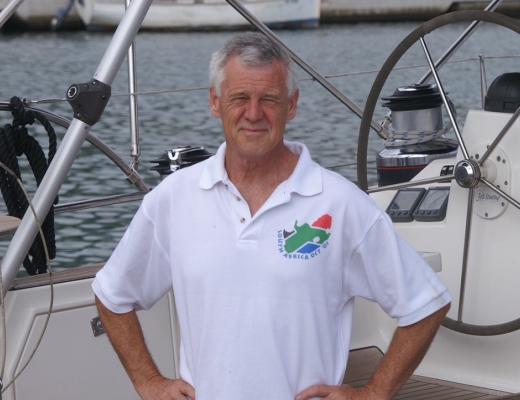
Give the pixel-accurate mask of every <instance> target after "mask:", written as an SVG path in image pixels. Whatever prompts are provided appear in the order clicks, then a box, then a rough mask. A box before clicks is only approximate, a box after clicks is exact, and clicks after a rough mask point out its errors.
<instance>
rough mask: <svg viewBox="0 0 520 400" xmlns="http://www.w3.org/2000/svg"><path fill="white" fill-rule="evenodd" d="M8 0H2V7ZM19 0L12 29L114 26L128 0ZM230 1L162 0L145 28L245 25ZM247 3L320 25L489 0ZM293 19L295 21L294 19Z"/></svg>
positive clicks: (510, 6)
mask: <svg viewBox="0 0 520 400" xmlns="http://www.w3.org/2000/svg"><path fill="white" fill-rule="evenodd" d="M8 1H9V0H0V11H1V10H2V9H3V8H4V7H5V5H6V4H7V3H8ZM19 1H21V5H20V7H19V8H18V10H17V11H16V13H15V15H14V16H13V18H11V19H10V20H9V21H8V24H7V29H9V30H12V29H15V30H44V31H45V30H78V29H80V30H81V29H85V28H87V29H108V30H113V29H115V27H116V25H117V24H116V22H117V21H119V19H120V18H121V16H122V14H123V11H124V8H125V4H126V3H127V2H126V1H125V0H38V1H33V0H19ZM224 3H225V0H218V1H214V0H204V1H198V0H156V1H155V2H154V4H153V5H152V7H151V10H150V13H149V16H148V17H147V18H146V20H145V22H144V25H143V29H162V30H165V29H166V30H176V29H177V30H178V29H182V30H202V29H206V30H207V29H229V28H230V27H233V28H237V27H240V26H242V27H244V26H245V24H246V22H245V20H244V19H243V18H242V17H240V15H239V14H238V13H236V12H234V11H233V10H229V9H226V8H225V7H222V6H223V5H224ZM263 3H264V4H263ZM277 3H279V4H277ZM245 5H246V7H247V6H248V5H250V6H251V7H252V8H251V11H253V13H254V14H255V15H257V16H258V18H259V19H260V20H262V21H263V22H266V23H268V24H269V25H270V26H272V27H275V28H295V27H298V26H299V27H316V26H317V24H318V23H322V24H323V23H325V24H326V23H345V22H351V23H354V22H381V21H406V20H412V21H417V20H426V19H429V18H433V17H435V16H437V15H440V14H443V13H447V12H450V11H457V10H466V9H474V10H479V9H480V10H482V9H484V8H485V6H486V1H484V0H435V1H429V0H399V1H391V2H388V1H384V0H368V1H362V2H360V1H355V0H303V1H302V0H296V2H294V1H289V0H275V1H273V0H249V1H246V2H245ZM287 7H288V8H287ZM267 9H269V12H268V13H266V10H267ZM498 11H500V12H502V13H505V14H508V15H512V16H518V15H520V4H519V3H518V2H517V1H516V0H505V1H503V2H502V3H501V5H500V7H499V10H498ZM275 16H276V17H275ZM289 16H290V18H289ZM288 18H289V19H288ZM290 21H292V22H291V23H289V22H290Z"/></svg>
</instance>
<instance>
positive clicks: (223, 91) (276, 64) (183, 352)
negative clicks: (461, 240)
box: [93, 33, 450, 400]
mask: <svg viewBox="0 0 520 400" xmlns="http://www.w3.org/2000/svg"><path fill="white" fill-rule="evenodd" d="M210 80H211V89H210V107H211V112H212V114H213V115H214V116H216V117H218V118H220V119H221V121H222V125H223V128H224V132H225V139H226V141H225V144H223V145H222V146H221V147H220V148H219V150H218V152H217V154H216V155H215V156H214V157H211V158H210V159H208V160H206V161H204V162H201V163H199V164H197V165H195V166H192V167H190V168H187V169H184V170H181V171H179V172H176V173H175V174H172V176H170V177H168V178H167V179H165V180H164V181H163V182H162V183H161V184H160V185H159V186H158V187H157V188H156V189H155V190H153V191H152V192H151V193H149V194H148V195H147V196H146V197H145V199H144V200H143V203H142V205H141V207H140V209H139V211H138V212H137V214H136V216H135V217H134V219H133V221H132V223H131V224H130V227H129V228H128V230H127V232H126V233H125V235H124V237H123V239H122V240H121V243H120V244H119V245H118V246H117V248H116V250H115V251H114V253H113V255H112V257H111V258H110V260H109V261H108V262H107V264H106V266H105V267H104V268H103V269H102V270H101V271H100V272H99V274H98V275H97V277H96V280H95V281H94V284H93V288H94V291H95V293H96V296H97V299H98V301H97V303H98V308H99V312H100V315H101V318H102V322H103V325H104V326H105V328H106V330H107V332H108V334H109V337H110V340H111V342H112V344H113V346H114V348H115V349H116V351H117V353H118V355H119V357H120V358H121V360H122V362H123V364H124V367H125V368H126V370H127V372H128V374H129V376H130V378H131V380H132V382H133V384H134V386H135V388H136V390H137V391H138V393H139V394H140V396H141V397H142V398H143V399H151V400H152V399H153V400H155V399H187V398H191V399H195V398H196V399H197V400H255V399H258V400H289V399H294V398H296V399H299V400H303V399H311V398H327V399H389V398H391V397H392V396H393V395H394V394H395V393H396V392H397V390H398V388H399V387H400V386H401V385H402V384H403V383H404V382H405V381H406V379H407V378H408V377H409V376H410V374H411V373H412V371H413V370H414V369H415V367H416V366H417V365H418V363H419V361H420V360H421V358H422V357H423V355H424V353H425V352H426V350H427V348H428V346H429V344H430V342H431V340H432V338H433V336H434V334H435V332H436V331H437V329H438V327H439V324H440V322H441V320H442V318H443V317H444V315H445V313H446V312H447V308H448V304H449V302H450V296H449V294H448V293H447V291H446V288H445V287H444V286H443V285H442V284H441V283H440V282H439V280H438V279H437V278H436V276H435V275H434V273H433V272H432V271H431V270H430V269H429V267H428V266H426V265H425V264H424V262H423V261H422V260H421V258H420V257H419V256H418V255H417V254H416V253H415V252H414V251H413V250H412V249H411V248H410V247H409V246H408V245H407V244H405V243H403V242H402V241H401V240H400V239H399V238H398V237H397V236H396V235H395V233H394V231H393V227H392V224H391V222H390V221H389V219H388V217H387V216H386V215H385V213H384V212H382V211H380V210H379V209H378V208H377V207H376V206H375V205H374V203H373V202H372V201H371V200H370V199H369V198H368V197H367V196H366V195H365V194H364V193H363V192H361V191H360V190H358V189H357V188H356V187H355V186H354V185H353V184H351V183H350V182H348V181H347V180H345V179H344V178H342V177H340V176H339V175H336V174H334V173H332V172H330V171H327V170H325V169H323V168H321V167H320V166H319V165H317V164H316V163H315V162H313V161H312V159H311V158H310V155H309V153H308V151H307V149H306V147H305V146H304V145H302V144H299V143H292V142H286V141H284V138H283V135H284V131H285V124H286V122H287V121H289V120H291V119H293V118H294V116H295V114H296V108H297V102H298V95H299V92H298V89H297V87H296V83H295V79H294V75H293V72H292V70H291V62H290V59H289V58H288V56H287V54H286V53H285V52H284V51H283V50H282V49H281V48H279V47H278V46H277V45H275V44H273V43H272V42H271V41H269V40H268V39H267V38H265V37H263V36H262V35H260V34H257V33H243V34H240V35H238V36H236V37H235V38H233V39H231V40H230V41H229V42H228V43H227V44H226V45H225V47H224V48H223V49H221V50H220V51H218V52H216V53H215V54H214V55H213V57H212V60H211V66H210ZM172 287H173V290H174V294H175V299H176V306H177V313H178V319H179V324H180V332H181V348H180V379H167V378H165V377H163V376H161V374H160V373H159V371H158V370H157V368H156V366H155V365H154V362H153V360H152V358H151V356H150V354H149V352H148V351H147V349H146V346H145V343H144V341H143V337H142V333H141V329H140V326H139V323H138V320H137V318H136V315H135V311H134V310H136V309H146V308H149V307H151V306H152V305H153V304H154V303H155V302H156V301H157V300H158V299H159V298H160V297H161V296H163V295H164V294H165V293H166V292H167V291H168V290H169V289H171V288H172ZM355 296H362V297H365V298H368V299H372V300H375V301H377V302H378V303H379V304H380V305H381V306H382V307H383V309H384V310H385V311H386V312H387V313H388V314H389V315H391V316H392V317H394V318H396V319H397V320H398V325H399V327H398V328H397V330H396V332H395V335H394V338H393V340H392V343H391V345H390V347H389V350H388V352H387V353H386V355H385V357H384V359H383V361H382V362H381V364H380V366H379V368H378V369H377V371H376V373H375V374H374V376H373V378H372V380H371V381H370V383H369V384H368V385H367V386H365V387H363V388H361V389H353V388H351V387H348V386H342V385H340V383H341V381H342V377H343V374H344V371H345V366H346V361H347V357H348V348H349V341H350V327H351V321H352V310H353V299H354V297H355Z"/></svg>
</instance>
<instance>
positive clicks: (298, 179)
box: [199, 141, 323, 196]
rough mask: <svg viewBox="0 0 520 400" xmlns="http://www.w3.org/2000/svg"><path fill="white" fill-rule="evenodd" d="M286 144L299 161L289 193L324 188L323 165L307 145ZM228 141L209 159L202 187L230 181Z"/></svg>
mask: <svg viewBox="0 0 520 400" xmlns="http://www.w3.org/2000/svg"><path fill="white" fill-rule="evenodd" d="M284 143H285V145H286V146H287V147H288V148H289V150H290V151H292V152H293V153H295V154H298V155H299V157H298V163H297V164H296V167H295V168H294V171H293V173H292V174H291V176H290V177H289V178H288V179H287V181H286V192H287V193H298V194H300V195H302V196H313V195H315V194H318V193H321V191H322V189H323V183H322V175H321V167H320V166H319V165H318V164H317V163H316V162H314V161H313V160H312V158H311V156H310V154H309V150H308V149H307V146H305V145H304V144H302V143H298V142H290V141H284ZM225 154H226V143H222V144H221V145H220V147H219V148H218V150H217V153H216V154H215V155H214V156H213V157H211V158H210V159H208V161H207V163H206V165H205V166H204V169H203V171H202V174H201V176H200V179H199V187H200V188H201V189H211V188H213V186H215V185H216V184H217V183H219V182H222V183H227V182H228V181H229V178H228V175H227V171H226V168H225V166H224V159H225Z"/></svg>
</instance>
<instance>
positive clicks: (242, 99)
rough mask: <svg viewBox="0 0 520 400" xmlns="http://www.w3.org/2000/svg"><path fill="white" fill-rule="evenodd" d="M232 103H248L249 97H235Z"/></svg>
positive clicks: (232, 98)
mask: <svg viewBox="0 0 520 400" xmlns="http://www.w3.org/2000/svg"><path fill="white" fill-rule="evenodd" d="M231 101H232V102H233V103H239V102H243V101H247V96H233V97H231Z"/></svg>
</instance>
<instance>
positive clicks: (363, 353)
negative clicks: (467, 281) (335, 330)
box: [344, 347, 520, 400]
mask: <svg viewBox="0 0 520 400" xmlns="http://www.w3.org/2000/svg"><path fill="white" fill-rule="evenodd" d="M382 357H383V354H382V353H381V352H380V351H379V349H377V348H375V347H369V348H366V349H361V350H353V351H351V352H350V359H349V367H348V369H347V373H346V376H345V380H344V383H348V384H349V385H352V386H354V387H357V386H363V385H364V384H366V383H368V381H369V379H370V377H371V375H372V373H373V372H374V370H375V368H376V366H377V364H378V362H379V360H381V358H382ZM395 399H396V400H451V399H453V400H472V399H479V400H491V399H500V400H506V399H507V400H520V395H519V394H517V395H513V394H511V393H506V392H499V391H496V390H491V389H486V388H481V387H476V386H469V385H461V384H458V383H454V382H448V381H443V380H439V379H431V378H425V377H421V376H417V375H413V376H412V377H411V378H410V379H409V380H408V382H406V384H405V385H404V386H403V387H402V388H401V390H400V391H399V393H398V394H397V396H396V397H395Z"/></svg>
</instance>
